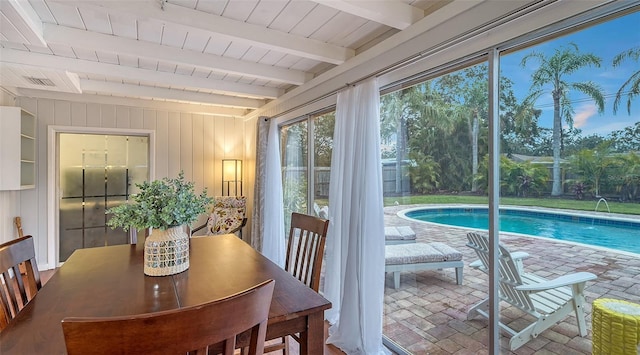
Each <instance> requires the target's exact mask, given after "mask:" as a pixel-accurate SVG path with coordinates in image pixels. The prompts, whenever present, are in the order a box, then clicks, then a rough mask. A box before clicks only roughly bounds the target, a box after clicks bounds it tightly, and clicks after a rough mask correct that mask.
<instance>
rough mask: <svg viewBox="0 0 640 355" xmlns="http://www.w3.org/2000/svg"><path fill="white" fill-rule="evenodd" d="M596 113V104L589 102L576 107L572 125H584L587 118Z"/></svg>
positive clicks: (578, 126) (577, 126)
mask: <svg viewBox="0 0 640 355" xmlns="http://www.w3.org/2000/svg"><path fill="white" fill-rule="evenodd" d="M597 114H598V108H597V107H596V105H594V104H592V103H589V104H585V105H582V106H580V107H578V108H577V109H576V114H575V115H574V116H573V126H574V127H576V128H581V127H584V126H585V125H586V124H587V123H588V122H587V121H588V120H589V118H591V117H593V116H595V115H597Z"/></svg>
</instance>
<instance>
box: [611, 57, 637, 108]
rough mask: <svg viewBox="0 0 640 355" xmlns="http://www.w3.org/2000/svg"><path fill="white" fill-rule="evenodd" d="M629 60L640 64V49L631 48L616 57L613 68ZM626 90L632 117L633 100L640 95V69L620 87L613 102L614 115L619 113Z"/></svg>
mask: <svg viewBox="0 0 640 355" xmlns="http://www.w3.org/2000/svg"><path fill="white" fill-rule="evenodd" d="M627 59H629V60H633V61H635V62H638V64H640V47H635V48H631V49H629V50H626V51H624V52H622V53H620V54H618V55H617V56H615V57H614V58H613V67H614V68H615V67H617V66H619V65H620V64H622V62H624V61H625V60H627ZM625 90H627V112H628V113H629V115H631V100H633V98H634V97H636V96H638V95H639V94H640V69H639V70H637V71H636V72H635V73H633V74H631V76H630V77H629V79H627V81H625V82H624V83H623V84H622V86H620V89H618V92H617V93H616V99H615V101H614V102H613V113H614V114H615V113H617V112H618V107H619V106H620V101H622V96H623V95H624V93H625V92H624V91H625Z"/></svg>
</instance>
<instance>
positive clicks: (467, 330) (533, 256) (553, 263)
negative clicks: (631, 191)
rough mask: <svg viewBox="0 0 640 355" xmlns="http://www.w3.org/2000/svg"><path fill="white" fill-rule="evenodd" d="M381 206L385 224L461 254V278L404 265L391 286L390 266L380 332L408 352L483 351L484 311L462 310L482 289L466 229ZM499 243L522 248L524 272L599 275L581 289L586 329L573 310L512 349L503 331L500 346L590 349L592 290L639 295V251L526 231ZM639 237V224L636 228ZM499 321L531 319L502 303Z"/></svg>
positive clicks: (532, 350)
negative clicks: (415, 219) (587, 244)
mask: <svg viewBox="0 0 640 355" xmlns="http://www.w3.org/2000/svg"><path fill="white" fill-rule="evenodd" d="M411 207H418V206H393V207H386V208H385V225H388V226H397V225H409V226H411V228H413V230H414V231H415V232H416V237H417V240H418V242H432V241H440V242H445V243H447V244H449V245H450V246H452V247H454V248H456V249H458V250H459V251H461V252H462V253H463V254H464V258H463V260H464V263H465V268H464V282H463V285H456V282H455V272H454V270H453V269H445V270H438V271H419V272H403V273H402V274H401V280H400V288H399V289H397V290H395V289H394V288H393V277H392V274H388V275H387V276H386V280H385V285H386V287H385V309H384V314H385V317H384V318H385V319H384V324H383V326H384V333H385V334H386V335H387V336H389V337H390V338H391V339H393V340H394V341H395V342H397V343H398V344H399V345H401V346H403V347H404V348H405V349H407V350H409V351H410V352H412V353H413V354H416V355H418V354H488V353H489V351H488V337H489V330H488V322H487V320H486V319H483V318H482V317H477V318H474V319H472V320H467V310H468V309H469V308H470V307H471V306H472V305H473V304H475V303H476V302H478V301H480V300H481V299H483V298H485V297H487V295H488V279H487V276H486V275H485V274H484V273H482V272H480V271H477V270H474V269H472V268H471V267H469V263H470V262H472V261H474V260H476V256H475V252H474V251H473V250H472V249H471V248H469V247H466V246H465V244H466V241H467V239H466V233H467V231H468V230H467V229H462V228H454V227H444V226H437V225H433V224H427V223H420V222H413V221H409V220H406V219H403V218H401V217H398V216H397V214H396V213H397V212H398V211H400V210H403V209H407V208H411ZM500 238H501V239H500V240H501V243H503V244H504V245H506V246H507V247H508V248H509V249H510V250H511V251H525V252H528V253H529V254H530V257H529V258H527V259H525V260H524V265H525V269H526V271H527V272H532V273H535V274H537V275H539V276H543V277H546V278H554V277H557V276H560V275H564V274H567V273H571V272H574V271H589V272H592V273H594V274H596V275H597V277H598V278H597V279H596V280H595V281H593V282H588V283H587V287H586V290H585V295H586V300H587V304H586V307H585V311H586V319H587V328H588V330H589V334H588V335H587V336H586V337H584V338H583V337H580V336H579V335H578V327H577V322H576V318H575V317H574V316H570V317H567V318H565V320H564V321H562V322H560V323H558V324H557V325H555V326H553V327H551V328H550V329H548V330H546V331H544V332H543V333H542V334H540V336H538V337H537V338H536V339H533V340H531V341H529V342H528V343H527V344H525V345H524V346H523V347H521V348H520V349H518V350H517V351H516V352H511V351H509V347H508V340H509V339H508V337H506V336H502V337H501V354H562V355H570V354H591V310H592V308H591V304H592V302H593V300H595V299H597V298H603V297H604V298H614V299H622V300H627V301H631V302H636V303H640V256H638V255H634V254H630V253H617V252H613V251H609V250H604V249H596V248H590V247H585V246H582V245H577V244H571V243H564V242H558V241H552V240H549V239H544V238H528V237H521V236H516V235H509V234H507V233H504V234H502V233H501V235H500ZM638 243H640V231H638ZM501 307H502V308H501V315H502V319H501V320H502V321H503V322H506V323H507V324H509V325H510V326H511V327H512V328H514V329H522V328H524V327H525V326H526V325H527V324H529V323H530V322H531V320H533V318H532V317H530V316H529V315H526V314H525V313H524V312H522V311H520V310H518V309H517V308H515V307H511V306H508V305H507V304H505V303H503V304H502V305H501Z"/></svg>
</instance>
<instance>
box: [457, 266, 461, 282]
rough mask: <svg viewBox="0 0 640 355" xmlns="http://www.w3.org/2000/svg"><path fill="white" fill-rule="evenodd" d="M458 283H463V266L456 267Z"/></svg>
mask: <svg viewBox="0 0 640 355" xmlns="http://www.w3.org/2000/svg"><path fill="white" fill-rule="evenodd" d="M456 283H457V284H458V285H462V267H457V268H456Z"/></svg>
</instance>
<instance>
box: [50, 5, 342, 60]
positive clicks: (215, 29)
mask: <svg viewBox="0 0 640 355" xmlns="http://www.w3.org/2000/svg"><path fill="white" fill-rule="evenodd" d="M51 1H53V2H58V3H60V4H62V5H67V6H68V5H71V6H76V7H78V8H92V9H98V10H101V11H104V12H107V13H118V14H122V15H126V16H135V17H138V18H140V19H156V20H160V21H162V22H165V23H167V24H169V25H176V26H181V27H182V28H186V29H188V30H190V31H194V30H195V31H201V32H203V33H206V34H208V35H209V36H216V37H224V38H227V39H229V40H231V41H239V42H243V43H247V44H249V45H252V46H256V47H259V48H265V49H269V50H274V51H278V52H281V53H286V54H292V55H295V56H299V57H303V58H309V59H313V60H317V61H321V62H328V63H332V64H342V63H344V62H345V61H346V60H347V59H349V58H351V57H353V56H355V50H353V49H350V48H345V47H340V46H335V45H331V44H328V43H325V42H322V41H319V40H315V39H311V38H305V37H301V36H296V35H292V34H289V33H285V32H281V31H277V30H273V29H270V28H266V27H263V26H258V25H254V24H250V23H246V22H242V21H238V20H233V19H230V18H226V17H222V16H216V15H212V14H209V13H206V12H204V11H198V10H192V9H188V8H186V7H184V6H179V5H174V4H171V3H168V2H165V3H164V5H163V8H162V9H161V8H160V2H159V1H144V0H137V1H101V2H95V1H77V0H51Z"/></svg>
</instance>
